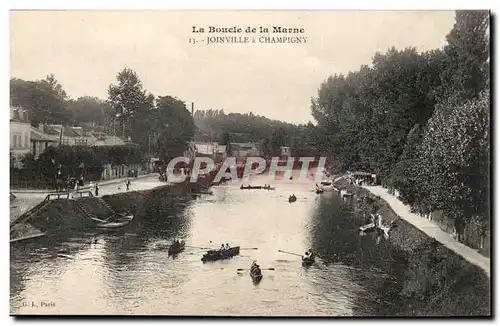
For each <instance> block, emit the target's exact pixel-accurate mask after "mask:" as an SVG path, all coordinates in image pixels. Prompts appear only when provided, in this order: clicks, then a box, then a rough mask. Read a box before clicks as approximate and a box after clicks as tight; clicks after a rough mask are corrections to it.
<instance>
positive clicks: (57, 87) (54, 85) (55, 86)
mask: <svg viewBox="0 0 500 326" xmlns="http://www.w3.org/2000/svg"><path fill="white" fill-rule="evenodd" d="M40 83H42V84H44V85H46V86H48V88H49V89H50V90H52V91H53V92H54V93H56V94H57V95H58V96H59V97H60V98H62V99H63V100H64V101H66V100H67V99H68V95H67V94H66V91H65V90H64V89H63V87H62V85H61V84H59V82H58V81H57V79H56V77H55V76H54V74H49V75H47V76H46V77H45V79H42V80H41V81H40Z"/></svg>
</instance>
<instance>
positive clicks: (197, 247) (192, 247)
mask: <svg viewBox="0 0 500 326" xmlns="http://www.w3.org/2000/svg"><path fill="white" fill-rule="evenodd" d="M186 248H194V249H208V250H211V249H212V248H205V247H194V246H186Z"/></svg>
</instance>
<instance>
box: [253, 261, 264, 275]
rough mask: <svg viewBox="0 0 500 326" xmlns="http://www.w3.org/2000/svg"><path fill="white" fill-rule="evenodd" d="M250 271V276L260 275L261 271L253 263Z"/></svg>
mask: <svg viewBox="0 0 500 326" xmlns="http://www.w3.org/2000/svg"><path fill="white" fill-rule="evenodd" d="M250 270H251V271H252V274H254V275H261V273H262V272H261V270H260V266H259V265H257V263H256V262H253V263H252V267H250Z"/></svg>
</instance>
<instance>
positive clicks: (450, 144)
mask: <svg viewBox="0 0 500 326" xmlns="http://www.w3.org/2000/svg"><path fill="white" fill-rule="evenodd" d="M489 108H490V98H489V93H487V92H483V93H481V95H480V97H479V98H478V99H476V100H473V101H469V102H467V103H466V104H463V105H460V106H455V107H447V108H440V109H439V110H436V112H435V115H434V116H433V117H432V119H431V120H430V121H429V124H428V126H427V129H426V132H425V134H424V137H423V141H422V146H421V151H420V153H419V155H420V156H421V157H422V161H423V164H424V165H426V166H428V169H425V170H423V171H422V172H423V173H422V175H420V177H421V178H423V179H424V180H427V184H429V185H430V186H431V187H430V188H429V189H427V191H428V193H429V194H430V198H431V200H432V202H433V204H434V206H435V207H436V208H437V209H440V210H443V211H444V213H445V214H446V215H447V216H449V217H451V218H454V219H456V220H462V221H463V220H465V221H467V220H469V219H471V218H472V217H474V216H482V217H483V218H484V220H488V219H489V182H490V174H489V171H490V166H489V162H490V133H489V130H490V124H489V121H490V117H489Z"/></svg>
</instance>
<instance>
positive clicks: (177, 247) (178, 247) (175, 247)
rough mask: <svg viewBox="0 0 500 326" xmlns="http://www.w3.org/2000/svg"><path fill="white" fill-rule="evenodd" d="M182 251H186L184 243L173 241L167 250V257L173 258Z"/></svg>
mask: <svg viewBox="0 0 500 326" xmlns="http://www.w3.org/2000/svg"><path fill="white" fill-rule="evenodd" d="M184 249H186V241H184V240H182V241H179V240H174V242H173V243H172V245H170V247H169V248H168V255H169V256H174V255H178V254H179V253H181V252H182V251H183V250H184Z"/></svg>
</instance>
